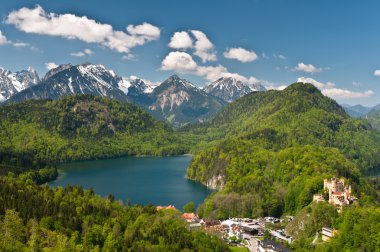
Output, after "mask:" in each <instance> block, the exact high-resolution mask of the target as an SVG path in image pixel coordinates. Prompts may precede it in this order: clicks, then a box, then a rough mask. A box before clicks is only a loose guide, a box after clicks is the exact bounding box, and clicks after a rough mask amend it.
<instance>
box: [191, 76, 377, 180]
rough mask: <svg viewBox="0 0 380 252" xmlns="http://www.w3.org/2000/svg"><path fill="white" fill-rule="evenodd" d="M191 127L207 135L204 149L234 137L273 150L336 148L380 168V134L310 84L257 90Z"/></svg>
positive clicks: (362, 167)
mask: <svg viewBox="0 0 380 252" xmlns="http://www.w3.org/2000/svg"><path fill="white" fill-rule="evenodd" d="M190 131H191V132H193V133H194V134H198V135H201V136H202V137H203V140H204V141H203V142H201V143H200V145H202V146H204V147H205V148H207V147H209V146H215V145H216V144H217V143H220V142H223V141H226V140H228V139H236V138H237V139H240V140H241V141H245V140H248V141H250V142H253V143H255V146H260V147H263V148H265V149H271V150H275V151H278V150H281V149H284V148H288V147H297V146H304V145H313V146H324V147H335V148H338V149H339V150H340V152H341V153H343V154H344V156H346V157H347V158H349V159H350V160H352V161H353V162H355V163H356V164H357V165H358V167H359V169H360V170H361V171H363V172H368V171H371V170H376V169H378V168H380V153H379V152H378V151H377V150H378V149H379V148H380V134H379V133H378V132H376V131H374V130H373V129H372V127H371V125H370V124H369V123H368V121H366V120H361V119H353V118H351V117H349V116H348V115H347V114H346V113H345V111H344V109H343V108H342V107H341V106H339V105H338V104H337V103H336V102H335V101H334V100H332V99H330V98H328V97H326V96H324V95H322V93H321V92H320V91H319V90H318V89H317V88H316V87H314V86H313V85H311V84H303V83H295V84H293V85H291V86H289V87H288V88H286V89H285V90H283V91H274V90H272V91H267V92H253V93H251V94H249V95H246V96H244V97H242V98H240V99H238V100H237V101H235V102H233V103H231V104H230V105H228V106H227V107H226V108H224V109H223V110H222V111H221V112H220V113H219V114H218V115H217V116H216V117H215V118H214V119H213V120H212V121H211V122H210V123H208V124H204V125H199V126H196V127H194V128H192V129H190Z"/></svg>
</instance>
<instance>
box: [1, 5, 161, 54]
mask: <svg viewBox="0 0 380 252" xmlns="http://www.w3.org/2000/svg"><path fill="white" fill-rule="evenodd" d="M5 22H6V23H7V24H13V25H15V26H16V27H17V28H18V29H19V30H21V31H24V32H26V33H36V34H42V35H49V36H59V37H63V38H67V39H78V40H81V41H84V42H87V43H98V44H101V45H104V46H106V47H108V48H110V49H112V50H115V51H117V52H120V53H129V51H130V49H131V48H133V47H135V46H139V45H143V44H145V43H146V42H148V41H152V40H156V39H158V38H159V36H160V29H159V28H157V27H155V26H153V25H151V24H148V23H143V24H141V25H136V26H133V25H128V27H127V31H128V33H126V32H123V31H116V30H114V29H113V28H112V26H111V25H109V24H102V23H99V22H96V21H95V20H93V19H89V18H88V17H86V16H82V17H79V16H76V15H74V14H55V13H47V12H45V10H44V9H43V8H42V7H41V6H39V5H37V6H36V7H35V8H33V9H29V8H26V7H23V8H21V9H19V10H14V11H12V12H11V13H9V15H8V16H7V17H6V19H5Z"/></svg>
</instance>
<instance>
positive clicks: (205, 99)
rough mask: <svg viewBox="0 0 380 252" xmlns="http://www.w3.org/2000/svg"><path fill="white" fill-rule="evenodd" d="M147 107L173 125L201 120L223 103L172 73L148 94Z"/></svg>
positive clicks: (212, 113) (215, 111)
mask: <svg viewBox="0 0 380 252" xmlns="http://www.w3.org/2000/svg"><path fill="white" fill-rule="evenodd" d="M149 99H150V104H149V105H148V109H149V110H150V111H152V113H153V114H155V115H157V116H159V117H161V118H165V119H167V120H168V121H169V122H170V123H172V124H174V125H175V126H180V125H183V124H186V123H193V122H202V121H204V120H206V119H207V118H209V117H211V116H212V115H215V114H216V113H217V112H218V111H219V110H220V109H221V108H222V107H223V106H224V105H225V104H226V102H224V101H223V100H222V99H219V98H217V97H214V96H212V95H209V94H207V93H206V92H204V91H203V90H201V89H199V88H198V87H196V86H194V85H193V84H191V83H190V82H188V81H187V80H184V79H181V78H179V77H178V76H177V75H173V76H171V77H170V78H168V79H167V80H165V81H164V82H163V83H162V84H161V85H159V86H158V87H157V88H155V89H154V90H153V92H152V93H151V94H150V95H149Z"/></svg>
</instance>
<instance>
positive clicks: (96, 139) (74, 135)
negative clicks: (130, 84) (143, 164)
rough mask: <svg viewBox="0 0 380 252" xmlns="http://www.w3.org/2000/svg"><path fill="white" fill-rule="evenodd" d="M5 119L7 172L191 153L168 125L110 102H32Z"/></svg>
mask: <svg viewBox="0 0 380 252" xmlns="http://www.w3.org/2000/svg"><path fill="white" fill-rule="evenodd" d="M0 117H1V121H0V153H1V154H0V163H1V164H2V165H3V167H5V168H6V167H7V166H6V165H8V166H9V167H37V168H39V167H43V166H46V165H52V164H55V163H57V162H64V161H69V160H84V159H93V158H106V157H115V156H121V155H173V154H182V153H185V152H186V148H185V147H183V146H184V145H183V144H182V143H181V139H180V138H178V137H176V136H175V135H173V131H172V130H171V129H170V128H169V127H168V126H167V125H166V124H164V123H163V122H160V121H158V120H156V119H154V118H153V117H151V116H150V115H149V114H148V113H147V112H145V111H144V110H142V109H140V108H138V107H136V106H133V105H131V104H127V103H120V102H117V101H115V100H111V99H106V98H100V97H92V96H83V95H79V96H70V97H66V98H64V99H62V100H58V101H51V100H28V101H25V102H22V103H18V104H12V105H7V106H3V107H0Z"/></svg>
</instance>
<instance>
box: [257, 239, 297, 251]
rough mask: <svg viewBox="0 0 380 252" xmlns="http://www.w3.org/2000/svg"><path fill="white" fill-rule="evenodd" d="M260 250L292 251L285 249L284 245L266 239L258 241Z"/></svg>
mask: <svg viewBox="0 0 380 252" xmlns="http://www.w3.org/2000/svg"><path fill="white" fill-rule="evenodd" d="M257 248H258V250H259V251H260V252H289V251H290V250H289V249H288V248H287V247H285V246H284V245H282V244H280V243H277V242H275V241H272V240H269V239H265V240H262V241H260V240H258V246H257Z"/></svg>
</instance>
